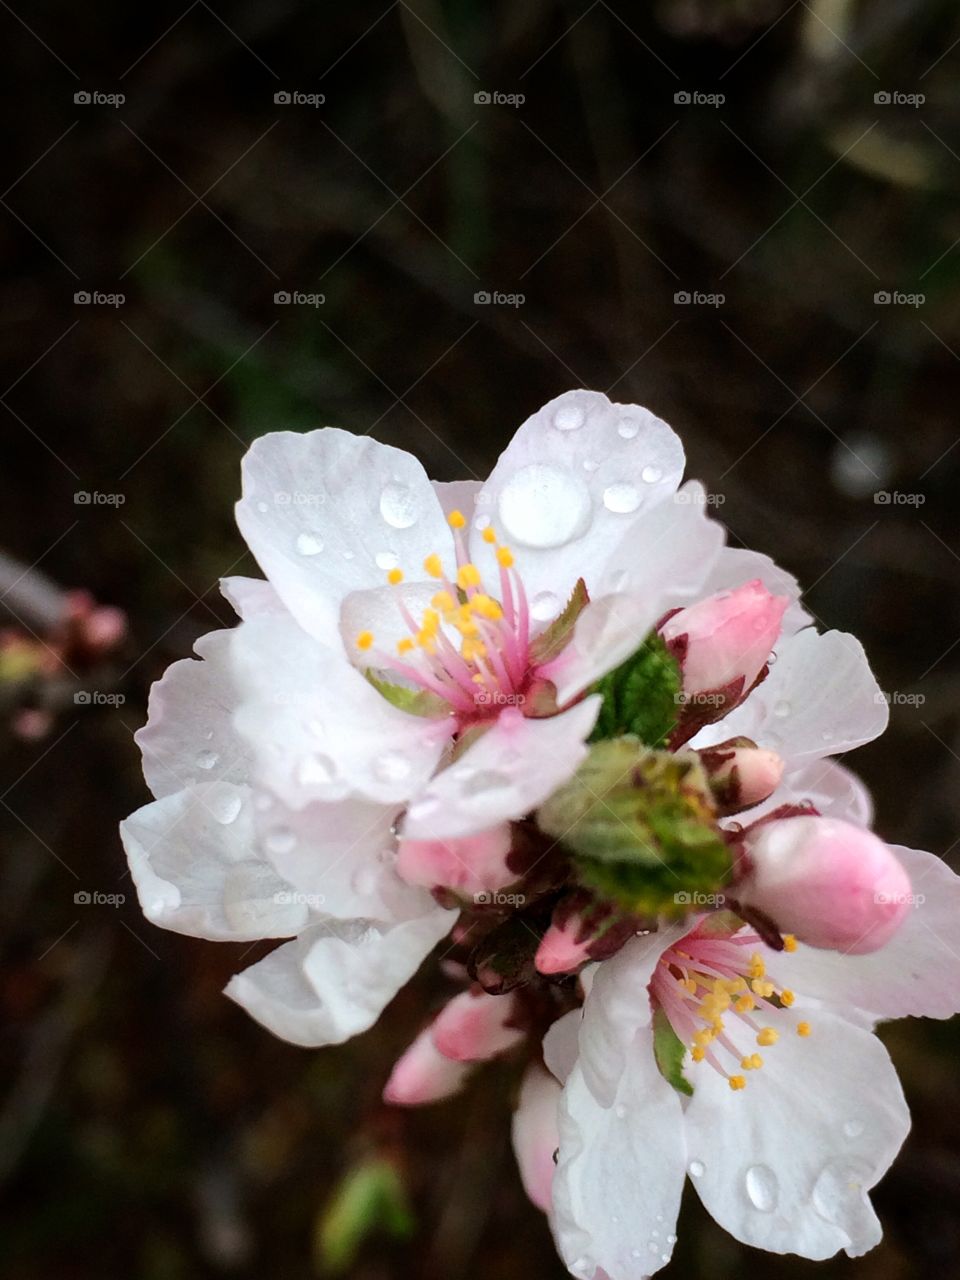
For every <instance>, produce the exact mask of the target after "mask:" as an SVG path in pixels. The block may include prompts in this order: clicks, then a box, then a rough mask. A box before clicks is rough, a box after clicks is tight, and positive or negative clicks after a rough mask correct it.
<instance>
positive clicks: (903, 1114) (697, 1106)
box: [685, 1010, 910, 1259]
mask: <svg viewBox="0 0 960 1280" xmlns="http://www.w3.org/2000/svg"><path fill="white" fill-rule="evenodd" d="M811 1021H812V1023H813V1034H812V1035H811V1036H808V1037H801V1036H797V1035H795V1034H793V1035H791V1034H784V1036H783V1038H781V1040H780V1042H779V1043H778V1044H777V1045H775V1046H774V1047H773V1048H771V1049H770V1050H769V1051H768V1052H767V1053H766V1054H765V1057H766V1065H765V1066H764V1067H763V1068H762V1070H760V1071H752V1072H751V1073H750V1075H749V1080H748V1083H747V1087H746V1088H745V1089H744V1090H742V1091H741V1092H738V1093H732V1092H731V1090H730V1088H729V1087H728V1085H727V1081H726V1080H725V1079H724V1077H723V1076H722V1075H720V1073H719V1072H716V1071H714V1070H713V1069H712V1068H711V1067H710V1066H709V1064H708V1063H706V1062H703V1063H700V1064H698V1065H697V1066H695V1067H694V1068H693V1070H692V1072H691V1073H690V1074H691V1083H692V1084H693V1089H694V1092H693V1098H692V1099H691V1101H690V1103H689V1106H688V1107H687V1110H686V1115H685V1126H686V1130H687V1148H688V1151H689V1155H690V1165H689V1169H690V1173H691V1175H693V1177H692V1181H693V1185H694V1187H695V1188H696V1190H697V1194H698V1195H699V1196H700V1199H701V1200H702V1201H703V1203H704V1206H705V1207H706V1209H707V1211H708V1212H709V1213H710V1214H711V1215H712V1216H713V1217H714V1218H715V1219H716V1221H717V1222H718V1223H719V1224H720V1226H722V1227H723V1228H724V1229H725V1230H726V1231H729V1232H730V1234H731V1235H732V1236H735V1237H736V1239H737V1240H741V1241H742V1242H743V1243H744V1244H749V1245H753V1246H754V1247H756V1248H760V1249H768V1250H770V1251H771V1252H773V1253H798V1254H800V1255H801V1256H802V1257H804V1258H811V1259H822V1258H829V1257H832V1256H833V1254H835V1253H836V1252H837V1251H838V1250H839V1249H845V1250H846V1251H847V1253H848V1254H850V1256H851V1257H857V1256H859V1255H860V1254H861V1253H864V1252H866V1250H867V1249H871V1248H872V1247H873V1246H874V1245H875V1244H876V1243H877V1242H878V1241H879V1239H880V1236H881V1229H880V1223H879V1222H878V1221H877V1217H876V1214H875V1213H874V1211H873V1207H872V1206H871V1204H870V1201H869V1199H868V1197H867V1192H868V1191H869V1189H870V1188H871V1187H872V1186H874V1185H875V1183H876V1182H878V1181H879V1179H880V1178H881V1177H882V1176H883V1175H884V1173H885V1172H886V1171H887V1169H888V1168H889V1167H890V1164H891V1163H892V1161H893V1158H894V1156H895V1155H896V1154H897V1151H898V1150H899V1149H900V1146H901V1144H902V1142H903V1140H904V1138H905V1137H906V1135H907V1132H908V1130H909V1128H910V1114H909V1112H908V1110H907V1104H906V1102H905V1101H904V1097H903V1090H902V1089H901V1088H900V1082H899V1080H898V1079H897V1074H896V1072H895V1071H894V1069H893V1064H892V1063H891V1061H890V1057H889V1055H888V1053H887V1051H886V1049H885V1048H884V1047H883V1045H882V1044H881V1043H880V1041H879V1040H877V1039H876V1037H875V1036H873V1035H871V1034H870V1032H868V1031H865V1030H864V1029H863V1028H861V1027H858V1026H854V1025H853V1024H852V1023H849V1022H847V1021H846V1020H845V1019H843V1018H839V1017H836V1016H834V1015H832V1014H829V1013H827V1012H826V1011H825V1010H821V1011H819V1012H818V1013H817V1014H816V1015H815V1017H814V1016H811ZM796 1022H797V1015H796V1013H795V1012H792V1011H788V1010H784V1011H782V1017H781V1018H780V1019H779V1023H780V1024H790V1025H791V1026H793V1025H795V1024H796ZM785 1029H786V1028H785Z"/></svg>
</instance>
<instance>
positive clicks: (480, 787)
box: [463, 769, 510, 796]
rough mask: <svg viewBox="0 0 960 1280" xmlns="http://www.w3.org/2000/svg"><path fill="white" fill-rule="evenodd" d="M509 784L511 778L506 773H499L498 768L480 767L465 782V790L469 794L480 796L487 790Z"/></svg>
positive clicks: (493, 789)
mask: <svg viewBox="0 0 960 1280" xmlns="http://www.w3.org/2000/svg"><path fill="white" fill-rule="evenodd" d="M509 785H510V779H509V778H508V777H507V775H506V774H505V773H499V772H498V771H497V770H496V769H478V770H477V771H476V772H475V773H474V774H473V776H472V777H470V778H468V779H467V780H466V782H465V783H464V784H463V790H464V792H465V793H466V794H467V795H471V796H478V795H483V793H484V792H485V791H495V790H498V789H499V788H500V787H509Z"/></svg>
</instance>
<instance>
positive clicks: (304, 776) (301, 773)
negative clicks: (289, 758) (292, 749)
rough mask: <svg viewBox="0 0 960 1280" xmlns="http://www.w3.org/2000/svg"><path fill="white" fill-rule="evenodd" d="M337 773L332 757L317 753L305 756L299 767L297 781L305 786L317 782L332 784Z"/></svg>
mask: <svg viewBox="0 0 960 1280" xmlns="http://www.w3.org/2000/svg"><path fill="white" fill-rule="evenodd" d="M336 772H337V768H336V765H335V764H334V763H333V761H332V760H331V759H330V757H329V756H325V755H323V754H322V753H321V752H319V751H316V752H313V753H311V754H310V755H308V756H304V757H303V759H302V760H301V761H300V762H299V764H298V765H297V781H298V782H300V783H302V784H303V785H304V786H310V785H311V784H313V783H317V782H332V781H333V779H334V777H335V776H336Z"/></svg>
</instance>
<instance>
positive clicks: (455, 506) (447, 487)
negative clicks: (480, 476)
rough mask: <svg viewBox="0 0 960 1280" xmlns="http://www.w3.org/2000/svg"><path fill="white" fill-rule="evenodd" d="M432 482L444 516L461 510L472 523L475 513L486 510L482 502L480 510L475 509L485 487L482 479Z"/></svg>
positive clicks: (468, 521)
mask: <svg viewBox="0 0 960 1280" xmlns="http://www.w3.org/2000/svg"><path fill="white" fill-rule="evenodd" d="M430 483H431V484H432V485H433V491H434V493H435V494H436V495H437V500H438V501H439V503H440V509H441V510H442V511H443V514H444V517H446V516H449V515H450V513H451V512H452V511H459V512H460V513H461V515H463V516H465V517H466V519H467V523H468V524H472V523H473V520H474V518H475V515H478V514H480V513H482V511H483V510H484V507H483V505H482V504H481V506H480V511H479V512H476V511H475V508H476V505H477V497H478V495H479V493H480V490H481V489H482V488H483V481H482V480H431V481H430Z"/></svg>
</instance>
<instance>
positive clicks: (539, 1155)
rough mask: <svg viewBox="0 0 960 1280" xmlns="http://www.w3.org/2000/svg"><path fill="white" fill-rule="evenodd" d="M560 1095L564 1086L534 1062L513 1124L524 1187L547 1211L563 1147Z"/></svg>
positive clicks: (523, 1087)
mask: <svg viewBox="0 0 960 1280" xmlns="http://www.w3.org/2000/svg"><path fill="white" fill-rule="evenodd" d="M560 1094H561V1089H560V1086H559V1084H557V1082H556V1080H554V1078H553V1076H552V1075H550V1074H549V1072H547V1071H544V1069H543V1068H542V1067H541V1066H539V1065H538V1064H537V1063H534V1064H533V1065H532V1066H531V1067H530V1068H529V1069H528V1070H527V1073H526V1075H525V1076H524V1077H523V1084H522V1085H521V1086H520V1099H519V1101H518V1102H517V1109H516V1111H515V1112H514V1113H513V1123H512V1125H511V1137H512V1138H513V1151H514V1154H515V1155H516V1157H517V1165H518V1167H519V1169H520V1180H521V1181H522V1183H523V1189H524V1191H526V1193H527V1195H528V1196H529V1197H530V1199H531V1200H532V1201H533V1203H534V1204H535V1205H536V1206H537V1208H538V1209H542V1210H543V1212H544V1213H549V1212H550V1205H551V1202H552V1194H551V1189H552V1186H553V1175H554V1163H553V1156H554V1152H555V1151H556V1150H557V1148H558V1147H559V1146H560V1133H559V1129H558V1119H557V1107H558V1106H559V1103H560Z"/></svg>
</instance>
